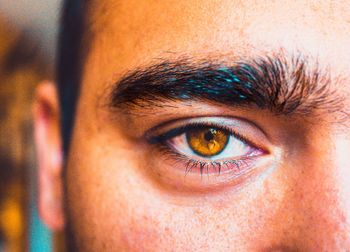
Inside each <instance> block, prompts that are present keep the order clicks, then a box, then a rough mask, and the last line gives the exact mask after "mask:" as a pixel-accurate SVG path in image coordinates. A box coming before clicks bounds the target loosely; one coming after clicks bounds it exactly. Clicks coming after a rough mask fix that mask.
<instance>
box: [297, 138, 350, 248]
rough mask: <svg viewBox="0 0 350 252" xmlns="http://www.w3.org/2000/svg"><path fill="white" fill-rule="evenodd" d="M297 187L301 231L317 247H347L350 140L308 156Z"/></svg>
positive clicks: (349, 234)
mask: <svg viewBox="0 0 350 252" xmlns="http://www.w3.org/2000/svg"><path fill="white" fill-rule="evenodd" d="M311 160H312V164H311V162H310V166H308V167H307V168H310V169H309V171H308V172H306V173H305V177H304V179H303V181H306V184H304V185H303V184H299V186H301V188H300V187H299V188H300V192H301V195H300V208H299V209H300V210H301V211H302V212H303V217H302V218H303V220H304V221H303V223H304V224H303V231H302V233H303V235H305V236H306V237H308V239H307V240H308V241H310V242H311V243H310V244H309V245H310V248H313V249H317V250H319V251H324V250H331V251H339V249H344V248H346V249H350V165H349V164H350V141H349V139H346V138H339V139H334V140H333V144H332V146H331V147H330V148H329V149H328V150H327V151H325V152H322V154H321V155H315V156H314V157H312V158H311V159H310V161H311Z"/></svg>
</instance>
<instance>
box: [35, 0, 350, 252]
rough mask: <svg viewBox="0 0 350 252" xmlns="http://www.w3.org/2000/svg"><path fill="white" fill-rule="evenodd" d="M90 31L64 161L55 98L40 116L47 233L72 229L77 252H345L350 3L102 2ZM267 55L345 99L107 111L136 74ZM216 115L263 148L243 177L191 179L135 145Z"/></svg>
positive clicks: (39, 106)
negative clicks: (307, 105) (313, 71)
mask: <svg viewBox="0 0 350 252" xmlns="http://www.w3.org/2000/svg"><path fill="white" fill-rule="evenodd" d="M89 21H90V22H89V23H90V29H91V34H92V35H91V47H89V48H90V50H89V52H88V54H87V57H86V61H85V65H84V68H83V69H84V70H83V76H82V80H83V81H82V89H81V95H80V99H79V102H78V108H77V114H76V121H75V127H74V131H73V137H72V140H71V146H70V152H69V153H68V155H67V158H66V159H64V158H63V154H62V151H61V148H60V147H61V140H60V137H59V136H60V135H59V130H58V127H59V126H58V123H59V117H60V116H59V111H58V105H57V102H56V97H55V95H54V93H55V90H54V89H53V88H52V87H50V86H49V85H48V84H46V85H44V86H41V87H40V88H39V89H38V95H37V102H36V105H35V115H36V138H37V142H38V154H39V157H40V158H39V164H40V171H41V175H40V181H41V183H40V189H41V195H40V200H39V206H40V210H41V215H42V217H43V219H44V220H45V221H46V223H47V224H48V225H49V226H50V227H51V228H52V229H53V230H62V229H64V227H65V226H66V227H67V226H68V227H69V229H70V231H71V233H72V235H73V236H74V237H71V239H72V240H74V241H75V242H76V245H77V247H78V248H79V249H80V251H347V250H350V165H349V164H350V161H349V154H350V128H349V109H348V108H349V105H350V98H349V97H350V96H349V95H348V94H349V92H350V83H349V80H350V76H349V75H350V72H349V71H350V68H349V62H350V46H349V45H350V5H349V3H348V1H317V2H316V1H249V0H248V1H232V0H227V1H226V0H222V1H204V0H203V1H197V0H191V1H186V0H183V1H181V0H177V1H151V0H147V1H140V0H137V1H136V0H135V1H132V0H128V1H112V0H100V1H93V2H92V3H91V6H90V13H89ZM264 55H272V56H273V55H284V56H285V57H286V58H289V57H292V56H293V55H302V57H303V58H304V59H307V62H308V67H309V68H315V67H316V65H317V64H318V68H320V69H323V70H325V72H329V73H330V75H331V77H332V82H330V83H329V87H328V88H329V89H331V90H336V94H334V95H335V96H336V97H337V98H339V100H340V99H342V98H344V97H345V98H344V100H342V101H341V103H340V104H341V107H338V108H337V111H332V112H330V111H327V109H317V108H315V111H312V112H310V113H309V114H307V115H300V114H290V115H286V116H285V115H283V116H281V115H280V116H278V115H275V114H274V113H272V112H271V111H269V110H268V109H259V108H256V107H254V106H246V107H239V106H237V107H229V106H225V105H222V104H217V103H214V102H210V101H197V100H191V101H168V102H167V103H168V105H169V104H170V105H172V106H166V105H164V104H163V105H162V106H161V107H150V106H143V107H142V106H141V107H135V108H133V110H132V111H130V110H125V109H124V110H123V109H114V108H111V107H110V106H107V105H106V104H108V98H109V95H110V90H111V89H112V88H113V85H114V83H118V81H119V80H120V79H121V78H122V77H123V76H125V74H127V73H129V72H130V71H134V70H135V69H140V68H141V69H142V68H147V66H150V65H152V64H157V63H159V62H162V61H164V60H165V61H177V60H179V59H183V58H186V59H190V61H191V62H194V63H196V62H200V61H202V60H203V59H205V60H206V61H213V62H225V64H230V62H235V61H236V60H237V59H251V58H256V57H260V56H264ZM338 76H341V77H338ZM335 80H336V81H335ZM214 116H215V117H230V118H242V119H244V120H245V121H247V122H249V125H250V126H249V127H245V126H240V127H238V129H242V134H245V133H244V130H245V129H246V130H247V129H250V131H249V130H248V131H247V132H255V133H252V134H250V135H251V136H252V137H253V138H254V140H255V141H258V143H259V144H260V145H263V146H262V148H263V149H265V150H268V154H266V155H264V156H261V157H259V160H260V161H259V162H257V163H256V164H254V165H253V171H252V172H251V173H249V172H248V174H246V175H243V176H242V177H238V178H237V177H235V176H233V177H229V176H226V177H225V174H222V175H219V179H218V180H215V179H213V178H212V177H210V176H209V177H208V178H207V175H206V174H203V176H202V177H201V176H200V174H198V171H197V174H195V173H192V174H190V175H189V176H186V177H185V167H184V165H182V166H181V165H174V164H173V165H171V162H166V161H164V160H165V159H164V155H166V154H164V153H163V152H161V151H159V150H158V149H157V148H156V147H155V146H154V145H150V144H148V143H147V142H146V141H144V140H140V139H143V138H142V136H143V135H144V134H145V132H146V131H147V130H149V129H151V128H153V127H156V126H158V125H160V124H162V123H166V122H169V121H170V120H173V119H181V118H198V117H214ZM234 120H236V119H234ZM251 125H256V127H255V126H251ZM258 132H259V133H258ZM262 132H264V133H262ZM262 134H263V135H265V136H266V137H262V136H261V135H262ZM181 167H182V169H183V170H182V171H179V169H181ZM176 169H177V170H176ZM175 170H176V171H177V172H176V171H175ZM194 172H195V171H194ZM62 174H64V176H61V175H62ZM220 176H222V177H221V178H222V179H220ZM212 181H214V182H215V181H220V182H218V183H213V182H212Z"/></svg>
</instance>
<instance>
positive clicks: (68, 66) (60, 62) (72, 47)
mask: <svg viewBox="0 0 350 252" xmlns="http://www.w3.org/2000/svg"><path fill="white" fill-rule="evenodd" d="M61 13H62V14H61V22H60V30H59V38H58V48H57V65H56V67H57V68H56V81H57V87H58V94H59V103H60V109H61V131H62V139H63V150H64V151H65V153H67V152H68V148H69V142H70V137H71V134H72V129H73V126H74V115H75V110H76V105H77V100H78V97H79V91H80V85H81V70H82V63H83V62H82V61H83V49H82V48H83V47H84V45H83V42H84V41H83V40H84V38H83V37H84V23H85V1H84V0H64V1H63V6H62V12H61Z"/></svg>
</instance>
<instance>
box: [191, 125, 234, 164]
mask: <svg viewBox="0 0 350 252" xmlns="http://www.w3.org/2000/svg"><path fill="white" fill-rule="evenodd" d="M186 138H187V142H188V144H189V145H190V147H191V149H192V150H193V151H194V152H195V153H197V154H199V155H201V156H206V157H210V156H215V155H217V154H219V153H220V152H221V151H222V150H223V149H224V148H225V146H226V144H227V142H228V139H229V134H228V133H226V132H225V131H222V130H219V129H214V128H200V129H194V130H191V131H190V132H187V133H186Z"/></svg>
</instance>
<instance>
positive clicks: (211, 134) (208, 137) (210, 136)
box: [204, 129, 215, 142]
mask: <svg viewBox="0 0 350 252" xmlns="http://www.w3.org/2000/svg"><path fill="white" fill-rule="evenodd" d="M214 133H215V131H214V130H212V129H210V130H209V131H208V132H207V133H205V134H204V139H205V140H206V141H208V142H209V141H211V140H213V139H214Z"/></svg>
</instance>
